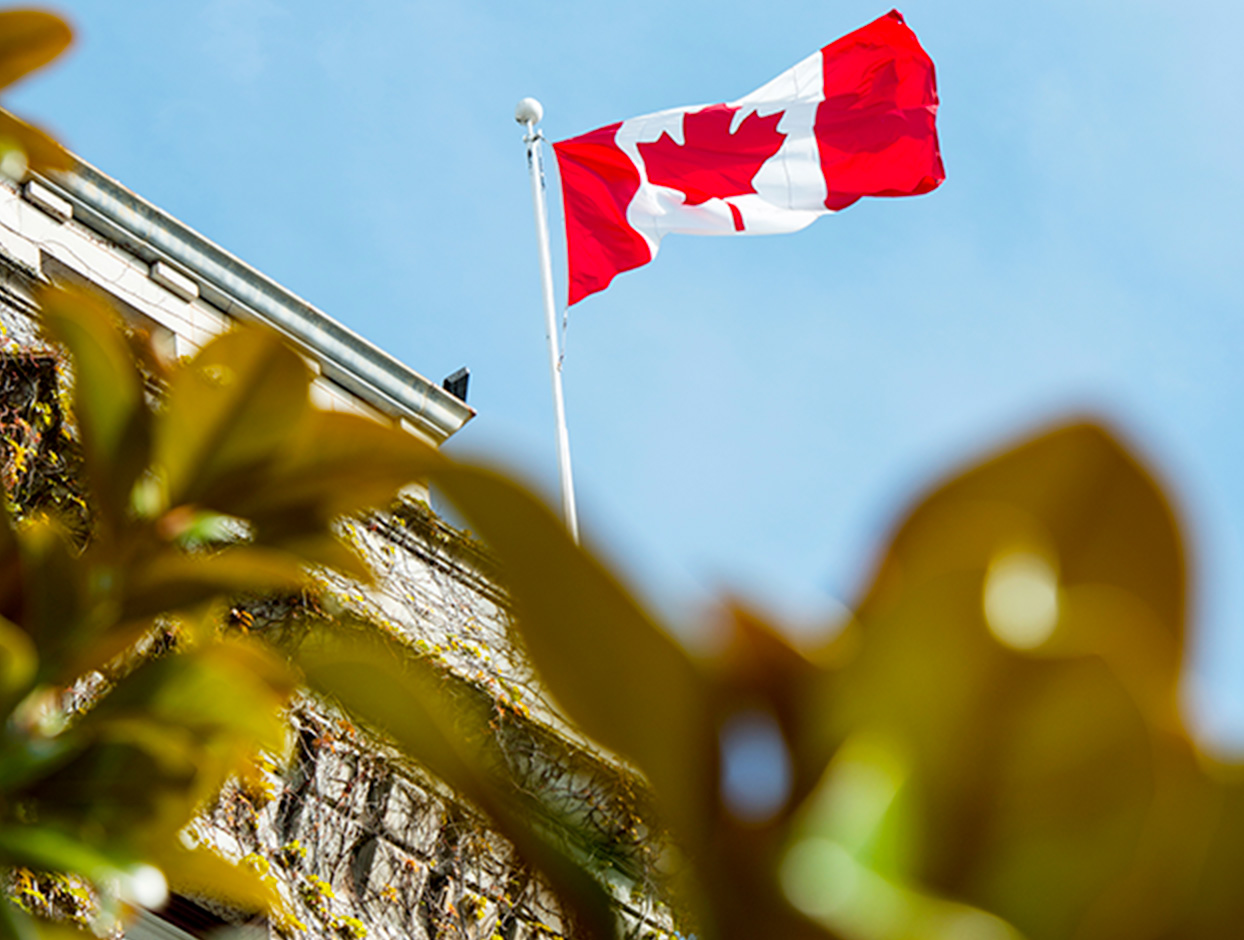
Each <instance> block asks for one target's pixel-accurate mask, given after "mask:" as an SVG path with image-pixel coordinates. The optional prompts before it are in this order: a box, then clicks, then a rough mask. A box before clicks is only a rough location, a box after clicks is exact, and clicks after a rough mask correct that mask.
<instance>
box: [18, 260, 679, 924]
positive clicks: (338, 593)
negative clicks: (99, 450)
mask: <svg viewBox="0 0 1244 940" xmlns="http://www.w3.org/2000/svg"><path fill="white" fill-rule="evenodd" d="M37 279H38V275H37V273H36V272H34V271H32V270H28V269H27V268H25V267H23V266H22V265H20V264H18V263H16V262H14V261H13V260H12V259H8V258H6V257H4V256H3V255H2V254H0V336H2V337H3V341H2V343H0V356H3V357H7V361H8V363H9V365H10V366H12V365H13V364H15V363H21V362H24V363H26V364H27V365H30V363H31V362H32V361H33V360H32V359H31V358H30V357H31V355H32V353H33V354H35V355H36V358H37V359H38V358H39V357H42V356H43V354H44V353H45V352H46V350H45V349H44V346H43V344H42V342H41V340H40V339H39V336H38V331H37V311H35V310H34V308H33V307H32V306H31V304H30V302H29V297H30V291H31V288H32V286H33V285H34V283H35V281H36V280H37ZM39 362H40V363H42V364H41V365H40V367H39V368H38V369H34V370H33V371H31V372H30V373H29V376H31V377H33V378H31V382H33V383H34V384H32V385H31V387H30V389H26V388H25V386H24V385H23V386H22V387H21V388H18V387H17V385H18V384H21V382H17V384H13V383H10V384H11V385H13V387H12V388H8V392H7V393H6V394H8V398H9V399H11V401H12V402H15V403H18V404H22V403H24V404H22V407H26V406H27V405H29V402H26V398H29V397H30V396H31V395H34V396H35V397H39V396H45V397H46V396H47V395H49V394H57V395H58V401H59V397H61V393H62V392H63V390H57V389H56V388H55V387H54V383H52V384H49V383H48V382H47V381H46V379H47V376H46V375H45V374H44V373H46V372H48V368H47V363H45V362H42V359H39ZM53 371H55V370H53ZM36 373H37V374H36ZM9 374H10V376H13V375H14V373H13V372H12V370H11V369H10V373H9ZM15 381H16V380H15ZM21 381H25V379H22V380H21ZM0 384H2V383H0ZM6 387H7V386H6ZM2 405H3V402H0V406H2ZM15 407H16V405H15ZM10 417H12V416H11V415H10ZM6 456H8V457H9V458H11V456H12V455H11V454H8V455H6ZM10 463H11V460H10ZM10 469H11V467H10ZM343 534H344V535H345V536H346V537H347V538H349V539H350V540H352V541H353V543H354V544H355V545H356V546H357V547H358V548H359V550H360V551H361V552H362V553H363V554H364V556H365V557H366V558H367V559H368V561H369V564H370V566H371V567H372V568H373V570H374V571H375V572H376V575H377V580H376V584H375V586H372V587H368V588H363V587H360V586H359V585H357V584H354V583H352V582H350V581H348V580H346V579H342V578H340V577H337V576H335V575H332V574H328V573H326V574H325V575H324V576H323V580H322V584H321V585H320V588H319V590H317V591H314V592H312V593H311V594H308V595H304V596H301V597H297V598H279V599H264V600H253V601H250V602H248V603H245V604H241V605H240V606H239V607H238V608H237V609H236V611H235V614H236V616H238V617H245V618H246V622H247V624H248V626H251V627H254V628H256V629H264V628H265V624H267V625H271V626H269V627H268V628H269V629H273V630H276V631H280V630H287V631H297V630H304V629H314V623H315V621H316V618H318V617H321V616H324V608H326V607H330V608H335V609H336V608H344V609H348V610H350V611H352V612H353V613H355V614H358V615H362V616H364V617H366V618H368V619H370V620H373V621H375V622H376V623H377V624H379V625H381V626H383V627H384V628H387V629H389V630H392V631H396V632H397V633H399V634H400V635H401V636H403V637H404V638H405V639H406V641H407V642H408V644H409V648H410V652H411V655H414V656H421V657H426V658H428V659H429V660H431V661H432V662H434V663H436V664H437V665H438V667H440V668H441V669H443V671H444V674H445V680H446V684H447V694H451V695H456V696H466V697H470V698H471V699H473V700H475V701H476V703H477V704H478V703H481V702H482V703H484V704H485V705H486V707H487V708H491V709H492V710H493V714H494V716H495V720H494V721H493V722H492V729H493V732H494V734H495V744H496V745H497V749H498V752H499V753H500V754H501V755H502V758H503V761H504V764H505V768H506V771H507V773H508V774H509V776H510V778H511V779H512V781H513V784H514V787H515V792H516V793H517V794H518V795H519V798H520V799H522V800H524V801H526V805H527V806H529V807H530V811H531V813H532V814H533V815H534V816H535V817H537V818H539V819H540V821H541V824H542V825H543V826H544V827H545V828H546V829H547V830H549V831H552V832H554V833H556V834H557V835H558V836H559V837H560V838H561V839H562V840H563V842H564V843H565V844H566V845H567V846H569V847H570V848H571V850H572V851H577V852H578V853H579V854H580V856H581V857H582V858H583V859H584V862H585V865H586V866H587V867H588V869H589V870H591V871H593V873H594V874H595V875H596V876H597V877H598V878H599V880H600V881H601V882H602V883H603V884H605V885H606V886H607V887H608V889H609V890H610V891H611V893H612V895H613V896H614V898H615V900H616V902H617V909H618V913H619V918H620V921H621V922H622V923H624V924H625V926H626V931H627V933H628V934H629V935H632V936H635V937H654V936H663V935H667V934H670V933H671V926H670V925H671V919H670V915H669V912H668V911H667V910H666V909H665V908H664V907H662V905H661V904H660V903H659V902H658V901H657V900H656V898H657V896H658V893H659V892H658V884H657V882H658V880H659V879H658V878H657V877H656V875H655V854H656V850H655V849H654V848H653V840H652V838H651V836H650V832H649V826H650V825H651V822H650V820H651V815H652V814H651V811H650V807H649V805H648V802H647V797H646V791H645V790H644V787H643V785H642V783H641V782H640V781H639V780H638V779H637V778H636V776H635V775H634V774H633V773H632V772H630V771H629V770H628V769H627V768H626V767H625V766H623V765H621V764H620V763H619V762H618V761H617V760H616V759H614V758H612V757H610V756H608V755H605V754H602V753H599V752H598V751H596V750H594V749H593V747H592V746H591V745H590V743H589V742H587V741H584V740H582V739H581V738H579V737H578V736H576V735H575V734H574V733H573V731H572V730H571V729H570V728H569V727H568V726H567V725H566V724H565V723H564V722H563V721H562V719H561V718H560V717H559V716H558V714H557V712H556V710H555V708H554V707H553V705H552V704H551V703H550V702H549V701H548V700H547V699H546V698H545V696H544V695H543V694H542V693H541V690H540V688H539V685H538V683H537V682H536V681H535V679H534V676H533V674H532V672H531V670H530V668H529V666H528V665H527V663H526V661H525V658H524V656H523V654H522V650H521V644H520V643H519V642H518V641H517V640H516V638H515V636H514V633H513V629H512V626H513V625H512V622H511V616H510V612H509V608H508V605H507V603H506V599H505V596H504V593H503V592H502V591H501V589H500V588H499V587H498V585H497V581H496V571H495V570H494V567H493V564H492V562H491V560H490V559H489V556H488V554H487V552H486V551H485V550H483V549H482V548H481V547H480V546H478V545H477V544H475V543H474V542H473V541H472V540H471V539H470V538H469V537H466V536H464V535H463V534H462V533H459V532H457V531H455V530H454V529H452V528H451V527H449V526H447V525H446V524H444V523H443V522H442V521H441V520H439V519H438V518H437V517H436V516H435V514H433V513H432V512H431V511H430V510H428V509H427V507H426V506H424V505H422V504H420V503H418V502H417V501H413V500H407V501H405V502H400V503H398V504H396V505H395V506H393V507H391V508H390V509H389V510H388V511H386V512H377V513H374V514H372V515H370V516H369V517H367V518H364V519H359V520H354V521H352V522H349V523H346V524H343ZM282 625H283V626H282ZM274 639H276V640H282V637H281V636H279V635H278V636H274ZM290 733H291V736H292V739H293V741H294V745H293V748H292V757H291V759H290V760H289V761H288V763H287V764H286V765H285V766H278V765H276V764H275V763H273V764H271V765H270V766H268V767H267V769H266V771H265V779H264V780H263V781H261V782H258V783H256V782H247V783H241V782H239V783H236V784H234V785H231V786H230V787H229V788H227V790H226V791H225V792H224V793H222V794H221V795H220V798H219V800H218V801H217V803H216V804H215V805H214V806H213V807H211V808H210V809H209V810H207V811H206V812H205V813H204V814H203V816H202V818H201V819H200V820H199V821H198V822H197V823H196V824H195V825H194V826H192V827H191V829H190V830H189V831H188V832H187V833H186V838H187V839H189V840H194V841H199V842H206V843H208V844H210V845H212V846H214V847H215V848H216V849H218V850H219V851H220V852H221V853H222V854H224V855H226V856H228V857H230V858H232V859H234V860H236V861H239V862H240V863H241V864H246V865H250V866H252V867H253V868H255V869H256V870H258V871H260V872H262V873H264V874H265V875H266V876H268V877H271V878H272V879H273V880H274V882H275V883H276V885H277V887H278V890H279V891H280V893H281V895H282V896H283V897H284V899H285V901H286V902H287V906H288V909H289V912H290V914H289V915H288V916H287V917H286V918H285V919H283V920H281V921H279V922H273V923H271V924H267V923H265V924H263V926H264V927H265V929H267V930H268V931H269V932H270V933H272V934H277V935H282V936H286V937H299V936H310V937H317V938H319V937H324V938H328V937H337V938H344V940H361V938H362V937H365V936H366V937H373V938H381V937H383V938H390V937H392V938H394V940H396V938H399V937H400V938H415V940H425V938H426V940H444V938H462V940H475V938H481V940H495V938H501V940H534V938H537V937H574V936H576V928H575V925H574V923H573V921H572V920H571V919H569V918H568V916H567V914H566V912H565V910H564V909H563V907H562V906H561V905H560V904H559V903H558V901H557V899H556V898H554V897H553V895H552V894H551V893H550V891H549V890H548V889H547V887H546V886H544V885H543V883H542V882H541V881H540V879H539V878H538V877H536V876H535V875H533V873H532V872H530V871H529V870H527V869H526V868H525V867H524V866H523V865H522V864H521V862H520V861H519V860H518V859H517V858H516V857H515V854H514V852H513V850H512V848H511V847H510V846H509V845H508V844H507V843H506V842H505V841H504V840H503V839H502V838H501V837H499V836H498V835H497V834H496V833H495V832H493V831H492V830H490V829H489V827H488V825H487V822H486V821H485V820H483V819H482V818H481V817H480V816H479V814H478V813H477V812H476V811H475V810H474V809H473V808H472V807H471V806H469V805H467V804H466V803H465V802H464V801H463V800H461V799H460V798H459V797H458V796H457V795H456V794H454V793H453V792H452V791H450V790H449V789H448V788H447V787H445V786H444V785H443V784H442V783H440V782H439V781H437V780H436V779H434V778H432V777H431V776H430V775H428V774H427V773H426V772H424V771H423V770H422V769H421V768H419V767H418V766H417V765H415V764H413V763H412V762H410V761H409V760H407V759H405V758H403V757H402V756H401V755H399V754H398V753H397V752H396V751H395V750H393V749H392V748H390V747H388V746H387V745H386V744H385V743H384V742H383V741H382V740H380V739H379V738H378V737H377V736H375V735H374V734H371V733H369V732H367V731H365V730H362V729H360V728H358V727H356V726H355V725H354V724H353V723H352V722H351V721H350V720H349V718H348V717H347V716H344V715H342V714H339V713H338V712H336V711H335V710H334V709H333V708H332V707H331V706H329V705H328V704H327V703H324V702H320V701H317V700H315V699H314V698H312V697H310V696H304V697H302V698H301V699H300V700H299V702H298V703H297V705H296V706H295V707H294V708H293V709H292V710H291V713H290ZM193 901H194V903H195V904H197V905H198V907H199V908H202V909H206V910H208V911H211V912H212V913H214V914H215V915H217V916H218V917H219V918H220V920H223V921H225V922H228V923H235V924H236V923H239V922H243V921H245V920H246V915H244V914H242V913H240V912H237V911H233V910H230V909H228V908H227V907H223V906H221V905H220V904H218V903H217V902H215V901H213V900H212V899H210V898H195V899H193ZM170 916H172V915H170ZM179 922H180V923H181V924H182V926H183V927H186V928H187V929H191V930H192V931H193V932H196V933H200V932H201V931H199V930H197V929H196V928H194V927H193V926H192V925H190V924H188V923H187V921H186V920H185V919H184V918H183V919H181V920H180V921H179Z"/></svg>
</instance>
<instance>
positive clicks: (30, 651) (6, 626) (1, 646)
mask: <svg viewBox="0 0 1244 940" xmlns="http://www.w3.org/2000/svg"><path fill="white" fill-rule="evenodd" d="M38 666H39V660H38V656H37V655H36V653H35V647H34V644H33V643H32V642H31V641H30V637H29V636H28V635H27V634H26V633H25V632H23V631H22V630H19V629H18V628H17V627H15V626H14V625H13V624H11V623H10V622H9V621H8V620H6V619H4V618H3V617H0V707H3V708H4V709H5V711H7V710H8V709H9V708H12V706H13V705H15V704H16V703H17V700H18V699H20V698H21V697H22V696H23V695H25V694H26V692H27V691H28V690H29V688H30V684H31V682H32V681H33V680H34V677H35V672H36V670H37V669H38Z"/></svg>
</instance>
